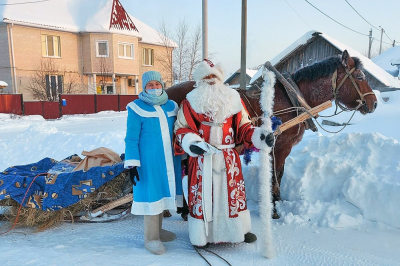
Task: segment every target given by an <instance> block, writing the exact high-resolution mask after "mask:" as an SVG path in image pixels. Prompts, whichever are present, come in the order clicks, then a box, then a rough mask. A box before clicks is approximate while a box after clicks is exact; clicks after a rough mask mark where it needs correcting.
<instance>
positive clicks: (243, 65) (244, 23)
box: [240, 0, 247, 90]
mask: <svg viewBox="0 0 400 266" xmlns="http://www.w3.org/2000/svg"><path fill="white" fill-rule="evenodd" d="M246 39H247V0H242V42H241V44H242V47H241V59H240V88H241V89H242V90H245V89H246V43H247V40H246Z"/></svg>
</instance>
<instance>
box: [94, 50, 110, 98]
mask: <svg viewBox="0 0 400 266" xmlns="http://www.w3.org/2000/svg"><path fill="white" fill-rule="evenodd" d="M93 68H94V69H93V70H94V72H95V73H96V76H97V77H98V78H100V86H101V91H102V93H107V91H106V86H107V82H109V81H110V82H112V72H113V69H112V62H111V59H110V58H108V57H98V58H96V61H95V64H94V67H93Z"/></svg>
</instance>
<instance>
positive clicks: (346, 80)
mask: <svg viewBox="0 0 400 266" xmlns="http://www.w3.org/2000/svg"><path fill="white" fill-rule="evenodd" d="M341 63H342V64H341V66H339V67H338V68H337V71H335V73H334V74H333V77H332V87H333V90H334V97H335V101H336V103H337V104H339V106H340V107H343V106H341V105H340V104H343V105H344V106H345V107H347V108H348V109H353V110H354V109H358V110H359V111H360V112H361V113H362V114H367V113H372V112H374V111H375V109H376V107H377V99H376V96H375V94H374V93H373V91H372V89H371V87H370V86H369V85H368V82H367V79H366V77H365V74H364V72H363V71H362V63H361V61H360V59H358V58H357V57H350V55H349V53H348V52H347V50H345V51H344V52H343V54H342V55H341Z"/></svg>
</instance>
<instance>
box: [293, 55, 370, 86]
mask: <svg viewBox="0 0 400 266" xmlns="http://www.w3.org/2000/svg"><path fill="white" fill-rule="evenodd" d="M352 58H353V60H354V63H355V67H356V69H362V68H363V65H362V62H361V60H360V59H359V58H358V57H352ZM341 64H342V58H341V56H331V57H328V58H326V59H324V60H322V61H319V62H315V63H314V64H312V65H310V66H306V67H303V68H300V69H299V70H297V71H296V72H295V73H294V74H293V75H292V78H293V80H294V81H295V82H296V83H297V82H298V81H300V80H316V79H318V78H321V77H326V76H328V75H330V74H332V73H333V72H334V71H335V70H336V68H337V67H338V66H340V65H341Z"/></svg>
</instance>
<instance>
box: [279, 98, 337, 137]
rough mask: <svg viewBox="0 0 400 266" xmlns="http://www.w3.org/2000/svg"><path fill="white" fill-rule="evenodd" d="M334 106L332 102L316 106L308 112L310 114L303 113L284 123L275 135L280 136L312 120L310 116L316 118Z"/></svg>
mask: <svg viewBox="0 0 400 266" xmlns="http://www.w3.org/2000/svg"><path fill="white" fill-rule="evenodd" d="M331 106H332V102H331V101H326V102H324V103H322V104H320V105H317V106H315V107H314V108H311V109H310V110H308V112H306V113H302V114H300V115H298V116H296V117H295V118H293V119H290V120H289V121H286V122H285V123H283V124H282V125H280V126H279V127H278V128H277V129H276V130H275V132H274V135H279V134H281V133H282V132H283V131H285V130H287V129H289V128H291V127H294V126H295V125H297V124H300V123H301V122H303V121H304V120H307V119H308V118H310V116H309V114H311V115H312V116H313V117H314V116H316V115H317V114H318V113H319V112H321V111H323V110H325V109H328V108H329V107H331Z"/></svg>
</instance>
